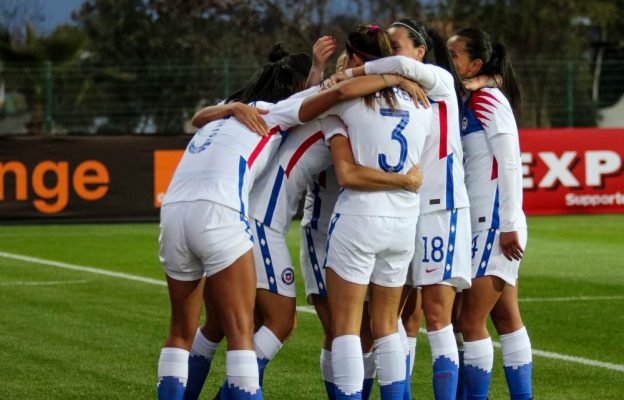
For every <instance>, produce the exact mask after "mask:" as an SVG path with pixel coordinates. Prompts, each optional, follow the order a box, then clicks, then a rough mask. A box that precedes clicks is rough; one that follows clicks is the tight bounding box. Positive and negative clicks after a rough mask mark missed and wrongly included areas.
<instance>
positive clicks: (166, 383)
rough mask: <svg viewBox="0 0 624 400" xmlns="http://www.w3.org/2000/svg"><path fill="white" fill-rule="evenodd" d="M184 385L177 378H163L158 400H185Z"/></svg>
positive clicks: (159, 385)
mask: <svg viewBox="0 0 624 400" xmlns="http://www.w3.org/2000/svg"><path fill="white" fill-rule="evenodd" d="M185 389H186V388H185V387H184V383H182V381H180V379H179V378H178V377H176V376H163V377H162V378H161V379H160V381H159V382H158V400H183V399H184V391H185Z"/></svg>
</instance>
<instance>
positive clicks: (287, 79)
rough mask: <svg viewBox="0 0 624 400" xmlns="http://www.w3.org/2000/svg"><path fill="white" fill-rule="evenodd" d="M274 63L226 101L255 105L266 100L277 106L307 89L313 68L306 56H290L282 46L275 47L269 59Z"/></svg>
mask: <svg viewBox="0 0 624 400" xmlns="http://www.w3.org/2000/svg"><path fill="white" fill-rule="evenodd" d="M268 59H269V60H274V61H272V62H271V63H269V64H266V65H264V66H263V67H262V68H260V70H258V71H256V72H255V73H254V75H253V76H252V78H251V79H250V80H249V81H248V82H247V83H246V84H245V86H243V87H242V88H241V89H239V90H237V91H236V92H234V93H232V94H231V95H230V96H229V97H228V98H227V99H226V100H225V101H226V103H231V102H234V101H240V102H242V103H251V102H254V101H266V102H269V103H276V102H278V101H280V100H284V99H285V98H287V97H289V96H291V95H292V94H294V93H296V92H298V91H300V90H303V89H304V86H305V81H306V79H307V76H308V72H309V71H310V67H311V66H312V60H311V59H310V57H309V56H308V55H306V54H302V53H299V54H288V52H287V51H286V49H285V48H284V46H283V45H282V44H281V43H278V44H276V45H274V46H273V47H272V48H271V51H270V52H269V56H268Z"/></svg>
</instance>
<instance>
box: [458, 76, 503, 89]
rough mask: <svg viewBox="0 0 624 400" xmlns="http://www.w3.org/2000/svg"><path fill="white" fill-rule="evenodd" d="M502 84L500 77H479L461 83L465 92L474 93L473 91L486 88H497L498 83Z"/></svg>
mask: <svg viewBox="0 0 624 400" xmlns="http://www.w3.org/2000/svg"><path fill="white" fill-rule="evenodd" d="M501 82H502V77H501V76H500V75H495V76H489V75H479V76H475V77H474V78H468V79H464V80H463V81H462V83H463V84H464V87H465V88H466V90H469V91H471V92H474V91H475V90H479V89H483V88H486V87H489V88H495V87H499V86H500V85H499V83H501Z"/></svg>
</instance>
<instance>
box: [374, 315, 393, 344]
mask: <svg viewBox="0 0 624 400" xmlns="http://www.w3.org/2000/svg"><path fill="white" fill-rule="evenodd" d="M397 323H398V321H397V319H396V318H373V319H372V320H371V333H372V337H373V339H379V338H382V337H385V336H388V335H391V334H393V333H396V332H397Z"/></svg>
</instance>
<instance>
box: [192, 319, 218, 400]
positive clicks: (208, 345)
mask: <svg viewBox="0 0 624 400" xmlns="http://www.w3.org/2000/svg"><path fill="white" fill-rule="evenodd" d="M218 348H219V343H218V342H217V343H215V342H212V341H210V340H208V339H207V338H206V337H205V336H204V335H203V334H202V332H201V329H197V332H196V333H195V339H193V346H192V347H191V352H190V356H189V360H188V381H187V382H186V392H185V393H184V400H197V399H198V398H199V395H200V393H201V390H202V387H203V386H204V382H205V381H206V377H207V376H208V372H209V371H210V364H211V363H212V359H213V358H214V355H215V353H216V352H217V349H218Z"/></svg>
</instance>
